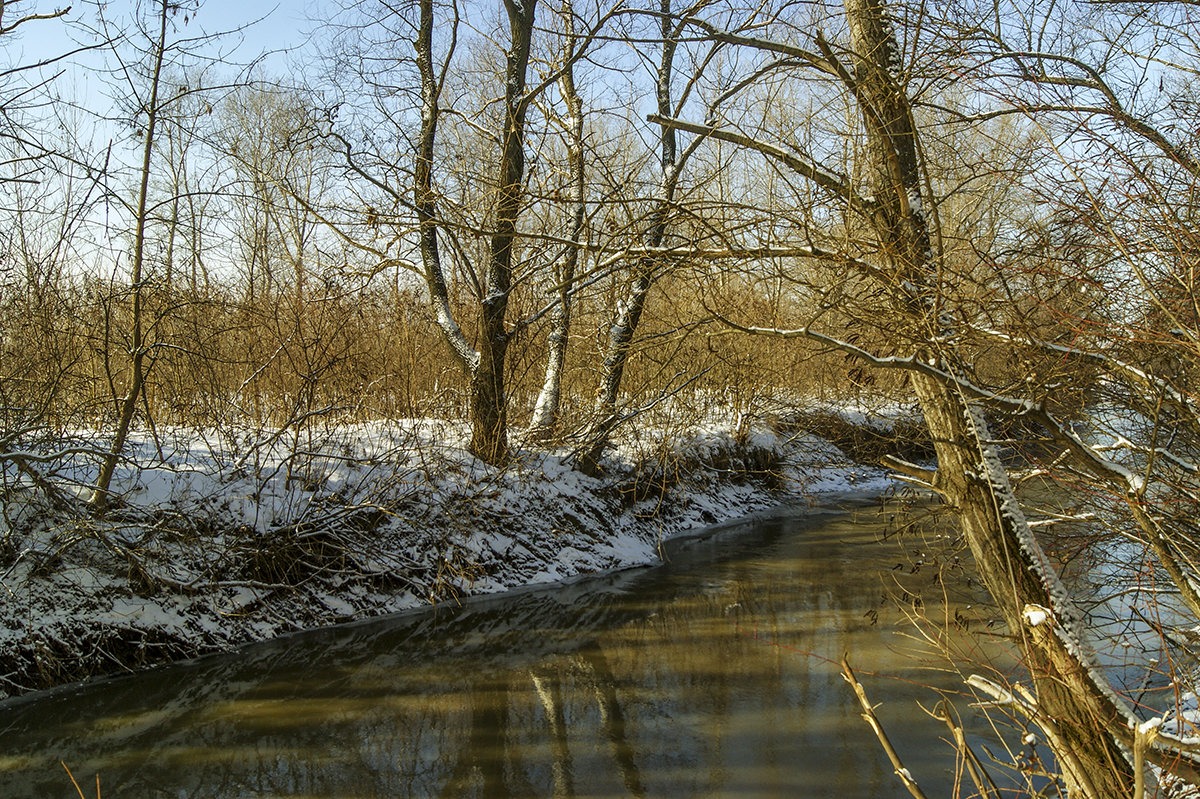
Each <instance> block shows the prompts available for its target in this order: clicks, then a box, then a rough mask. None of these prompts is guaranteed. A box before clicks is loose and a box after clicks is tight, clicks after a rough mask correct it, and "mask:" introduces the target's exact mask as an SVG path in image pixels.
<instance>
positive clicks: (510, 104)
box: [413, 0, 537, 465]
mask: <svg viewBox="0 0 1200 799" xmlns="http://www.w3.org/2000/svg"><path fill="white" fill-rule="evenodd" d="M536 7H537V2H536V0H523V2H522V0H505V2H504V9H505V12H506V13H507V15H508V22H509V32H510V42H509V47H508V57H507V63H506V66H505V73H504V79H505V80H504V121H503V123H502V124H503V128H502V130H501V131H500V136H499V139H500V162H499V166H498V176H497V180H496V186H497V190H496V200H495V204H494V206H493V213H494V215H493V219H494V228H493V231H492V235H491V238H490V242H489V247H488V256H487V268H486V274H485V276H484V282H483V287H484V295H483V296H482V297H481V298H480V300H479V308H478V314H477V317H476V325H477V338H478V350H477V349H476V348H475V347H473V346H472V345H471V343H470V342H469V341H468V340H467V337H466V335H465V334H464V333H463V331H462V329H461V328H460V327H459V325H458V322H457V321H456V320H455V318H454V314H453V312H452V310H451V305H450V293H449V289H448V284H447V281H446V277H445V272H444V270H443V268H442V263H441V255H440V251H439V249H438V226H439V216H438V211H437V200H436V197H437V194H436V191H435V189H434V182H433V165H434V158H435V144H436V140H437V126H438V119H439V115H440V107H439V100H438V98H439V95H440V92H441V81H440V79H439V75H438V73H437V71H436V69H435V67H434V58H433V29H434V26H435V20H434V13H433V0H421V2H420V12H419V13H420V20H419V23H418V29H417V37H416V42H415V48H416V53H417V68H418V72H419V73H420V77H421V128H420V134H419V136H418V143H417V153H416V162H415V164H414V172H413V175H414V179H413V204H414V207H415V208H416V212H417V221H418V237H419V247H420V251H421V262H422V268H423V273H424V276H425V284H426V288H427V289H428V291H429V297H430V301H431V302H432V304H433V308H434V315H435V318H436V319H437V323H438V326H439V328H440V329H441V331H442V336H443V338H444V339H445V340H446V342H447V344H449V346H450V349H451V351H452V352H453V353H454V356H455V358H456V359H457V360H458V362H459V364H460V365H461V366H462V368H463V370H464V371H465V372H466V373H467V375H468V378H469V394H470V396H469V400H468V401H469V409H468V416H469V419H470V422H471V443H470V451H471V453H472V454H473V455H475V456H476V457H477V458H479V459H480V460H482V461H484V462H486V463H490V464H493V465H501V464H503V463H505V462H506V461H507V459H508V413H507V404H508V399H507V397H506V395H505V364H506V356H507V353H508V344H509V341H510V339H511V336H512V334H511V332H510V331H509V329H508V325H507V315H508V298H509V292H510V291H511V289H512V279H513V246H514V244H515V242H516V239H517V218H518V216H519V214H520V210H521V189H522V182H523V180H524V176H525V149H524V141H523V139H524V128H525V111H526V108H527V107H528V98H527V97H526V96H525V85H526V72H527V69H528V65H529V53H530V48H531V46H532V41H533V22H534V12H535V9H536Z"/></svg>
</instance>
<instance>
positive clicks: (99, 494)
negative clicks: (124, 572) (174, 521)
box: [89, 0, 168, 511]
mask: <svg viewBox="0 0 1200 799" xmlns="http://www.w3.org/2000/svg"><path fill="white" fill-rule="evenodd" d="M160 4H161V9H160V11H159V29H158V41H157V42H155V45H154V67H153V70H152V72H151V77H150V101H149V103H147V105H146V138H145V145H144V146H143V148H142V168H141V183H140V184H139V186H138V200H137V202H138V204H137V212H136V217H135V219H134V236H133V268H132V273H131V275H130V287H129V290H130V292H131V294H132V299H131V304H132V308H131V313H132V317H133V318H132V319H131V320H130V325H131V328H132V329H131V330H130V338H131V341H130V346H129V357H130V364H129V367H130V371H131V374H130V379H129V386H128V388H127V390H126V393H125V397H124V399H123V400H122V401H121V406H120V413H119V414H118V418H117V429H116V432H115V433H114V435H113V441H112V446H111V447H110V448H109V451H108V454H107V455H105V457H104V462H103V463H102V464H101V465H100V473H99V474H98V475H97V477H96V487H95V489H94V490H93V492H92V496H91V498H90V499H89V504H90V505H91V506H92V507H93V508H94V509H96V510H99V511H103V510H104V508H105V507H106V506H107V505H108V503H109V502H110V500H111V495H110V492H109V488H110V486H111V485H112V478H113V473H114V472H115V471H116V468H117V463H118V461H120V459H121V451H122V450H123V449H125V440H126V439H127V438H128V436H129V428H130V427H132V425H133V415H134V413H135V412H136V411H137V404H138V402H139V401H140V400H141V398H142V392H143V390H144V389H145V385H146V355H147V349H146V342H145V323H144V320H143V318H142V317H143V314H144V309H143V285H142V279H143V274H142V273H143V266H144V263H145V251H146V223H147V217H148V214H147V212H146V202H147V196H148V195H149V193H150V163H151V158H152V157H153V155H154V134H155V128H156V127H157V125H158V116H159V107H158V88H159V84H160V82H161V77H162V69H163V59H164V57H165V54H166V44H167V12H168V4H167V0H161V3H160Z"/></svg>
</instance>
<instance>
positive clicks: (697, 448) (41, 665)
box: [0, 420, 890, 695]
mask: <svg viewBox="0 0 1200 799" xmlns="http://www.w3.org/2000/svg"><path fill="white" fill-rule="evenodd" d="M854 423H856V424H861V420H857V421H855V422H854ZM781 427H786V426H781V425H778V424H776V425H774V426H773V427H772V426H767V425H751V426H747V425H746V424H744V423H743V424H741V425H740V426H736V425H722V424H708V425H703V426H699V427H695V428H693V429H689V430H685V431H681V432H677V433H676V434H674V435H672V436H667V435H665V434H663V433H652V434H650V433H646V431H644V430H643V431H641V433H640V434H639V435H638V436H637V437H631V438H629V439H627V440H625V441H623V442H620V444H619V445H618V446H617V447H615V449H614V451H613V453H612V455H611V457H610V459H609V461H608V462H607V467H608V469H607V474H606V475H605V476H604V477H603V478H591V477H587V476H584V475H582V474H580V473H579V472H578V471H576V470H574V469H573V468H571V466H570V462H569V461H570V453H569V452H568V451H561V452H549V453H547V452H543V451H539V450H532V449H529V450H522V451H519V452H518V456H517V458H516V459H515V461H514V462H513V463H512V465H510V466H509V467H507V468H505V469H494V468H492V467H488V466H485V465H484V464H482V463H480V462H479V461H477V460H475V459H474V458H472V457H471V456H470V455H468V454H467V453H466V451H465V449H464V447H463V444H464V440H465V434H466V431H465V430H464V429H463V428H462V427H460V426H456V425H453V424H449V423H439V422H433V421H429V420H420V421H408V422H404V421H398V422H393V423H387V424H373V425H361V426H350V427H340V428H334V429H329V430H327V431H325V432H324V433H323V434H322V435H321V436H320V437H317V436H314V435H311V434H310V435H308V436H307V437H305V438H303V439H298V438H296V437H295V436H291V437H285V436H281V435H279V436H272V435H266V436H259V437H258V438H243V439H240V440H239V439H238V438H237V437H232V436H230V437H226V438H225V439H224V440H223V441H220V442H216V441H215V440H214V439H213V438H211V437H210V438H206V437H204V436H200V435H197V434H195V433H187V432H184V431H164V430H161V429H160V430H159V431H158V433H157V437H155V438H151V437H148V436H147V437H143V438H141V439H138V440H137V441H136V442H135V443H134V445H133V450H132V453H131V456H130V458H129V459H128V461H127V466H126V468H125V469H124V470H123V471H122V472H121V473H120V475H119V478H118V479H119V482H120V491H121V494H122V502H121V504H120V505H119V506H117V507H115V508H114V509H112V510H111V511H110V512H109V513H107V514H106V515H105V516H104V517H103V518H100V519H98V518H96V517H95V516H94V515H92V514H88V513H86V512H83V510H82V506H81V504H80V503H79V502H77V501H73V498H72V496H73V495H72V492H73V491H74V493H75V494H80V493H82V492H83V491H84V488H83V486H84V484H85V482H86V480H84V479H83V475H84V474H85V473H86V467H87V463H88V462H87V461H86V460H85V459H84V458H82V457H81V458H80V460H79V461H78V462H73V461H70V460H69V459H68V460H66V461H64V462H63V463H62V464H61V466H60V468H59V469H58V471H57V472H56V475H55V479H56V483H55V485H56V486H57V488H56V489H55V491H61V492H62V493H61V496H59V497H58V502H57V503H50V502H49V501H48V500H47V492H46V490H45V487H44V486H43V487H42V488H37V487H34V486H31V485H24V486H22V485H20V484H19V483H18V484H17V485H15V486H14V487H11V488H10V489H9V490H8V491H7V493H6V494H5V499H6V501H5V504H4V508H3V510H4V513H3V519H4V522H3V524H4V525H5V527H4V534H5V540H6V541H7V542H8V543H9V549H8V552H7V553H6V555H7V558H6V560H7V564H6V566H5V568H6V572H5V573H4V574H3V578H2V581H3V585H4V589H5V590H4V591H3V593H2V595H0V620H2V629H0V652H2V653H3V654H2V655H0V694H2V695H15V694H19V693H24V692H26V691H29V690H36V689H40V688H45V687H49V686H52V685H56V684H61V683H65V682H71V681H74V680H78V679H82V678H86V677H90V676H95V675H99V674H105V673H110V672H115V671H121V670H126V669H132V668H137V667H140V666H145V665H151V664H155V663H161V662H166V661H170V660H177V659H181V658H187V657H192V656H196V655H200V654H203V653H206V652H211V651H217V650H223V649H229V648H232V647H236V646H239V645H241V644H245V643H249V642H252V641H260V640H265V639H269V638H273V637H276V636H279V635H282V634H285V633H288V632H292V631H294V630H298V629H304V628H311V627H318V626H323V625H329V624H335V623H338V622H343V621H348V620H352V619H360V618H365V617H369V616H376V615H381V614H386V613H391V612H395V611H399V610H405V609H409V608H413V607H417V606H421V605H424V604H428V603H430V602H453V601H456V600H457V599H458V598H461V597H464V596H467V595H473V594H482V593H493V592H498V591H504V590H507V589H511V588H514V587H517V586H523V585H531V584H538V583H548V582H554V581H559V580H564V579H568V578H571V577H574V576H577V575H580V574H587V573H594V572H599V571H604V570H610V569H619V568H628V567H631V566H637V565H642V564H647V563H652V562H655V561H656V560H657V559H658V545H659V544H660V543H661V542H662V541H663V540H665V539H668V538H672V537H675V536H678V535H681V534H685V533H688V532H689V531H694V530H696V529H698V528H702V527H704V526H707V525H711V524H715V523H719V522H724V521H728V520H730V519H733V518H736V517H738V516H743V515H746V514H749V513H752V512H755V511H758V510H762V509H765V508H768V507H771V506H774V505H777V504H779V503H781V502H788V501H793V502H794V501H801V500H804V499H815V498H819V497H822V496H825V497H828V496H830V495H837V494H840V493H851V492H852V493H864V492H868V493H869V492H882V491H884V490H886V489H887V488H888V487H889V485H890V481H889V479H888V477H887V475H886V473H885V472H884V471H883V470H881V469H878V468H874V467H868V466H863V465H862V464H859V463H855V462H853V461H852V460H851V459H850V458H848V457H847V456H846V455H845V454H844V453H843V452H842V451H841V450H840V449H839V448H838V447H836V446H834V445H833V444H831V443H830V442H828V441H827V440H824V439H823V438H820V437H817V436H816V435H813V434H812V433H811V432H805V431H803V429H796V428H795V426H792V429H790V430H789V429H780V428H781ZM87 449H88V446H87V442H86V440H84V439H83V438H82V437H81V440H80V446H79V447H78V450H79V451H81V452H86V450H87ZM73 469H74V470H77V471H78V474H75V475H73V474H72V470H73ZM72 487H75V488H72ZM53 493H55V492H51V494H53Z"/></svg>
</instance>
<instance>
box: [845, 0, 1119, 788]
mask: <svg viewBox="0 0 1200 799" xmlns="http://www.w3.org/2000/svg"><path fill="white" fill-rule="evenodd" d="M845 8H846V18H847V23H848V26H849V30H850V36H851V41H852V43H853V49H854V73H853V75H852V76H846V78H844V80H848V81H849V88H850V90H851V91H852V92H853V94H854V95H855V98H856V100H857V102H858V104H859V108H860V112H861V114H862V118H863V122H864V125H865V127H866V130H867V133H868V157H869V160H870V164H869V167H868V168H869V170H870V182H871V184H872V185H871V187H870V188H871V190H872V191H871V194H872V198H873V199H872V201H871V204H870V206H869V213H870V214H871V217H872V219H871V222H872V225H873V227H874V228H875V231H876V233H877V235H878V237H879V242H880V244H881V249H882V252H883V255H884V257H885V258H886V260H887V261H888V262H889V263H890V267H891V276H892V277H891V279H892V282H891V284H890V285H889V286H888V287H887V288H888V289H889V290H890V291H891V293H892V296H893V297H894V299H895V303H896V306H897V311H898V315H899V316H900V318H901V319H903V320H905V326H906V327H907V328H908V329H909V331H911V333H912V334H914V337H915V338H916V340H917V341H918V342H920V341H943V340H947V339H946V338H945V336H944V335H943V334H944V333H946V332H948V331H946V330H943V329H942V326H943V321H942V319H941V318H940V315H939V307H940V297H939V293H938V289H939V286H938V283H937V280H938V274H937V269H936V268H935V267H936V264H935V260H934V258H933V255H932V253H931V251H930V236H929V228H928V223H927V220H926V217H925V214H924V211H923V207H922V202H921V196H922V192H921V164H920V161H919V158H918V152H917V137H916V131H915V129H914V125H913V118H912V113H911V109H910V107H909V105H908V98H907V95H906V93H905V90H904V87H903V86H902V85H901V84H900V79H899V72H900V63H901V62H900V52H899V48H898V47H897V41H896V37H895V33H894V30H893V28H892V23H891V19H890V17H889V15H888V12H887V10H886V8H885V7H884V4H883V2H882V1H881V0H845ZM922 331H923V335H921V334H922ZM921 349H924V350H925V354H924V355H921V356H919V357H928V356H929V355H933V354H935V353H934V352H933V351H931V348H930V347H929V346H927V345H922V344H919V345H918V351H920V350H921ZM936 356H937V357H938V358H939V360H940V361H942V362H944V363H945V364H946V368H947V369H948V370H950V371H951V373H954V371H955V353H954V352H953V351H952V350H946V349H944V348H942V347H941V346H940V345H938V349H937V351H936ZM912 381H913V387H914V390H915V392H916V395H917V398H918V400H919V401H920V404H921V408H922V411H923V412H924V415H925V420H926V424H927V425H928V427H929V431H930V434H931V436H932V439H933V441H934V442H935V448H936V451H937V457H938V471H937V478H936V481H935V487H936V488H937V489H938V491H939V492H941V493H942V495H943V496H944V497H945V498H946V500H947V502H948V503H949V504H950V505H951V506H952V507H953V509H954V510H955V511H956V512H957V514H958V518H959V522H960V524H961V526H962V531H963V535H964V537H965V539H966V541H967V544H968V546H969V547H970V550H971V554H972V556H973V557H974V559H975V564H976V568H977V570H978V572H979V575H980V578H981V579H982V581H983V582H984V584H985V585H986V586H987V588H988V590H989V592H990V593H991V595H992V598H993V599H994V600H995V602H996V604H997V606H998V607H999V609H1000V612H1001V614H1002V615H1003V617H1004V620H1005V622H1006V623H1007V625H1008V628H1009V630H1010V632H1011V633H1012V634H1013V636H1014V637H1015V638H1016V640H1017V642H1018V644H1019V646H1020V648H1021V652H1022V655H1023V659H1024V662H1025V664H1026V666H1027V667H1028V668H1029V670H1030V674H1031V678H1032V680H1033V684H1034V687H1035V689H1036V696H1037V706H1038V713H1039V719H1038V721H1039V723H1044V725H1045V726H1046V727H1047V728H1055V729H1056V731H1057V735H1058V740H1059V741H1060V744H1059V745H1058V746H1055V747H1054V748H1055V756H1056V757H1057V758H1058V759H1059V761H1060V763H1061V764H1062V765H1063V774H1064V777H1065V778H1066V780H1067V782H1068V789H1069V791H1070V793H1071V794H1072V795H1077V796H1085V797H1093V798H1094V799H1104V798H1106V797H1115V796H1125V795H1128V794H1129V791H1130V790H1131V789H1132V786H1133V782H1134V780H1133V769H1132V765H1131V763H1130V762H1129V760H1128V759H1127V757H1126V755H1125V752H1124V751H1123V750H1122V747H1121V746H1120V745H1119V744H1118V742H1117V740H1116V738H1115V734H1124V733H1127V732H1128V731H1127V730H1125V729H1124V721H1125V715H1124V709H1123V708H1122V707H1119V706H1118V704H1117V700H1116V699H1115V697H1114V695H1113V694H1112V693H1111V690H1110V689H1109V688H1108V686H1107V683H1106V681H1105V679H1104V677H1103V675H1102V674H1100V673H1099V672H1098V670H1097V669H1096V668H1095V664H1094V663H1092V662H1091V658H1090V656H1089V655H1088V654H1087V653H1086V651H1085V649H1084V644H1083V642H1084V640H1085V638H1084V635H1083V629H1082V621H1081V617H1080V614H1079V613H1078V611H1077V610H1076V609H1075V608H1074V606H1073V605H1072V604H1071V602H1070V599H1069V597H1068V596H1067V594H1066V591H1065V589H1063V588H1062V586H1061V584H1060V583H1059V581H1058V577H1057V574H1056V573H1055V570H1054V568H1053V566H1052V565H1051V564H1050V563H1049V562H1048V561H1047V559H1046V557H1045V555H1044V553H1043V552H1042V550H1041V547H1040V546H1039V545H1038V543H1037V541H1036V540H1035V539H1034V536H1033V534H1032V532H1031V531H1030V528H1029V526H1028V524H1027V523H1026V520H1025V517H1024V515H1023V513H1022V511H1021V508H1020V506H1019V503H1018V502H1017V499H1016V497H1015V495H1014V493H1013V490H1012V487H1011V486H1010V484H1009V481H1008V475H1007V472H1006V471H1005V469H1004V467H1003V465H1002V464H1001V461H1000V458H999V455H998V454H997V448H996V447H995V446H994V445H993V444H992V443H991V441H990V440H989V433H988V431H987V425H986V423H985V422H984V419H983V413H982V411H981V410H980V409H979V408H977V407H972V406H971V405H970V404H968V402H967V401H966V400H965V399H964V398H963V397H962V396H961V394H960V393H958V392H957V391H955V389H954V388H953V387H952V386H949V385H946V384H945V383H944V382H941V381H938V380H935V379H933V378H931V377H926V376H924V375H919V374H918V375H914V376H913V378H912ZM1029 605H1036V606H1039V607H1041V608H1046V609H1048V610H1049V611H1050V616H1049V619H1048V620H1047V621H1046V622H1043V623H1042V624H1032V623H1029V622H1028V621H1027V618H1026V609H1027V606H1029Z"/></svg>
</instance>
